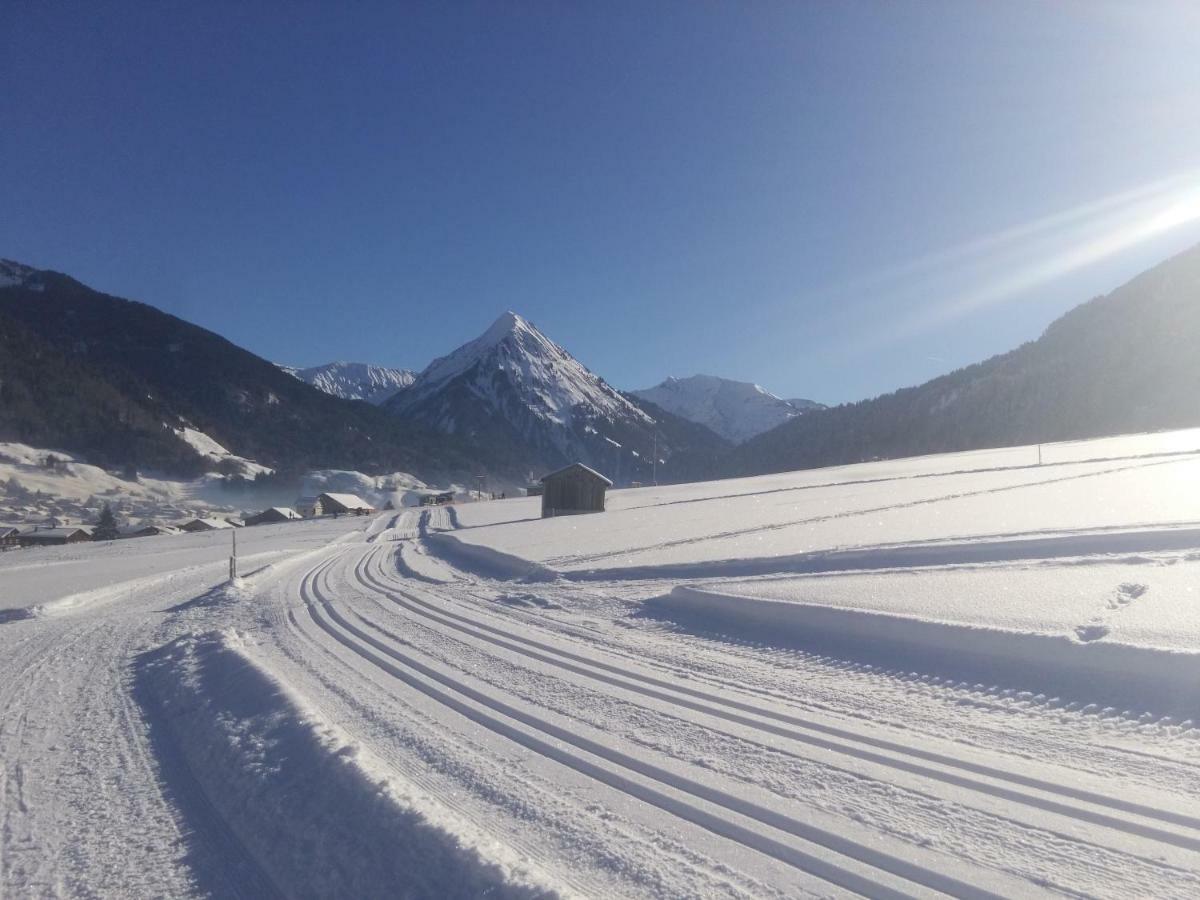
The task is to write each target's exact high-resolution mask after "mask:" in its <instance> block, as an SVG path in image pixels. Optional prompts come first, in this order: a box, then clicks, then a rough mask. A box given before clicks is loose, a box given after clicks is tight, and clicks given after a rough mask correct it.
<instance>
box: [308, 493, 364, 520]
mask: <svg viewBox="0 0 1200 900" xmlns="http://www.w3.org/2000/svg"><path fill="white" fill-rule="evenodd" d="M317 500H319V501H320V503H321V509H322V510H324V514H325V515H327V516H328V515H334V516H337V515H349V516H366V515H370V514H371V513H373V512H376V509H375V507H373V506H372V505H371V504H370V503H368V502H367V501H365V500H363V499H362V498H361V497H358V496H356V495H355V494H321V495H320V496H318V497H317Z"/></svg>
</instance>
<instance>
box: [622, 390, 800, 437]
mask: <svg viewBox="0 0 1200 900" xmlns="http://www.w3.org/2000/svg"><path fill="white" fill-rule="evenodd" d="M631 393H633V394H634V395H636V396H638V397H641V398H642V399H644V400H649V401H651V402H653V403H655V404H657V405H658V406H660V407H661V408H663V409H666V410H668V411H670V412H672V413H674V414H675V415H677V416H682V417H683V418H685V419H688V420H690V421H692V422H697V423H699V424H701V425H704V426H706V427H708V428H710V429H712V430H713V431H715V432H716V433H717V434H719V435H720V436H721V437H723V438H725V439H726V440H728V441H730V442H731V443H734V444H740V443H743V442H745V441H747V440H749V439H750V438H752V437H754V436H755V435H758V434H761V433H763V432H764V431H769V430H771V429H772V428H775V427H778V426H779V425H781V424H783V423H784V422H786V421H788V420H789V419H792V418H795V417H796V416H798V415H802V414H803V413H804V412H806V411H808V410H809V409H813V408H820V404H818V403H814V402H813V401H811V400H803V401H799V402H800V403H803V404H805V405H804V406H797V405H796V404H795V403H793V402H791V401H788V400H784V399H782V398H781V397H779V396H777V395H775V394H772V393H771V392H770V391H768V390H766V389H765V388H763V387H762V386H761V385H758V384H754V383H752V382H748V381H734V380H733V379H730V378H720V377H718V376H716V375H691V376H688V377H686V378H676V377H673V376H672V377H668V378H667V379H666V380H664V381H663V382H661V383H660V384H657V385H655V386H654V387H652V388H644V389H642V390H637V391H632V392H631Z"/></svg>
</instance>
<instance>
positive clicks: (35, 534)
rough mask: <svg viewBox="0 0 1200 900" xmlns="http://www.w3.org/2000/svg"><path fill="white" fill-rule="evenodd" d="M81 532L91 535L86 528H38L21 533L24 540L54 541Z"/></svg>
mask: <svg viewBox="0 0 1200 900" xmlns="http://www.w3.org/2000/svg"><path fill="white" fill-rule="evenodd" d="M80 532H82V533H83V534H85V535H87V536H88V537H91V534H92V533H91V532H90V531H89V530H88V529H86V528H82V527H79V528H39V529H38V530H37V531H27V532H25V533H24V534H22V535H21V537H22V539H24V540H33V541H54V540H62V539H63V538H69V537H74V536H75V535H76V534H79V533H80Z"/></svg>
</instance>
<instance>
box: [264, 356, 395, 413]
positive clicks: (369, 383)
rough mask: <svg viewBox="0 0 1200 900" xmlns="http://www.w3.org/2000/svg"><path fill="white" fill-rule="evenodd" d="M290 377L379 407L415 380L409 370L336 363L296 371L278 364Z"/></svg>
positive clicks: (345, 398)
mask: <svg viewBox="0 0 1200 900" xmlns="http://www.w3.org/2000/svg"><path fill="white" fill-rule="evenodd" d="M277 365H278V366H279V368H280V369H282V370H283V371H284V372H287V373H288V374H289V375H291V376H293V377H295V378H299V379H300V380H301V381H303V382H305V383H306V384H311V385H312V386H313V387H315V388H317V390H320V391H324V392H325V393H326V394H331V395H333V396H334V397H341V398H342V399H343V400H365V401H366V402H367V403H372V404H374V405H375V406H379V405H381V404H383V403H386V402H387V401H388V400H390V399H391V398H392V397H394V396H395V395H396V394H398V393H399V392H400V391H402V390H404V389H405V388H407V387H408V386H409V385H410V384H412V383H413V380H414V379H415V378H416V377H417V373H416V372H414V371H413V370H412V369H396V368H392V367H389V366H379V365H374V364H372V363H360V362H346V361H345V360H337V361H336V362H329V363H325V364H323V365H319V366H309V367H308V368H298V367H296V366H288V365H284V364H282V363H277Z"/></svg>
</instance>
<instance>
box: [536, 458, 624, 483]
mask: <svg viewBox="0 0 1200 900" xmlns="http://www.w3.org/2000/svg"><path fill="white" fill-rule="evenodd" d="M574 471H579V472H585V473H587V474H588V475H591V476H592V477H593V478H597V479H599V480H600V481H603V482H604V483H605V484H606V485H608V486H609V487H612V482H611V481H609V480H608V479H607V478H605V477H604V476H603V475H601V474H600V473H599V472H597V471H596V470H595V469H593V468H590V467H588V466H585V465H584V464H583V463H578V462H577V463H571V464H570V465H569V466H563V467H562V468H561V469H559V470H557V471H555V472H551V473H550V474H549V475H546V476H543V478H542V482H543V483H544V482H546V481H548V480H549V479H551V478H555V477H556V476H558V475H565V474H567V473H568V472H574Z"/></svg>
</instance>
